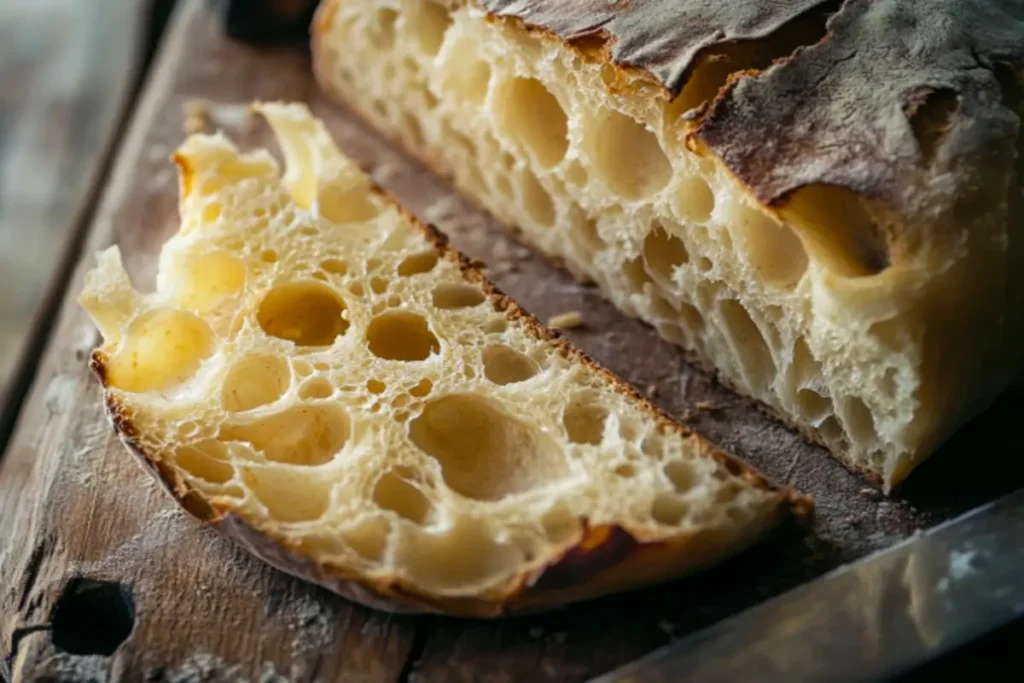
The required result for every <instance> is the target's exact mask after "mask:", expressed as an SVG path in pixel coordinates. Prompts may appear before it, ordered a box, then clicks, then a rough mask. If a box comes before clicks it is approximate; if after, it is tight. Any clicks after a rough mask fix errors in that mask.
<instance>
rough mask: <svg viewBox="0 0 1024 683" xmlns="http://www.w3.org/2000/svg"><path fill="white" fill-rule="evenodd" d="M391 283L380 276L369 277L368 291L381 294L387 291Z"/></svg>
mask: <svg viewBox="0 0 1024 683" xmlns="http://www.w3.org/2000/svg"><path fill="white" fill-rule="evenodd" d="M390 284H391V283H390V282H388V281H387V280H386V279H384V278H382V277H373V278H370V291H371V292H373V293H374V294H383V293H384V292H386V291H388V286H389V285H390Z"/></svg>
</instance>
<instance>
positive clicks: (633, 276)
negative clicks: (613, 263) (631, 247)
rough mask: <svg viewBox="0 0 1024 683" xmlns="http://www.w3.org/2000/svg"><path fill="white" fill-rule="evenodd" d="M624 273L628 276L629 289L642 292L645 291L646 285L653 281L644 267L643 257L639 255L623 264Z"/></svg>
mask: <svg viewBox="0 0 1024 683" xmlns="http://www.w3.org/2000/svg"><path fill="white" fill-rule="evenodd" d="M622 274H623V275H625V276H626V284H627V286H628V287H629V291H631V292H633V293H634V294H640V293H642V292H643V291H644V285H646V284H647V283H648V282H651V276H650V275H649V274H648V273H647V269H646V268H644V262H643V259H642V258H640V257H639V256H638V257H637V258H635V259H633V260H631V261H626V262H625V263H623V264H622Z"/></svg>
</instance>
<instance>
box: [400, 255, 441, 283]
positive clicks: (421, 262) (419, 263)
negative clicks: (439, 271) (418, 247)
mask: <svg viewBox="0 0 1024 683" xmlns="http://www.w3.org/2000/svg"><path fill="white" fill-rule="evenodd" d="M436 265H437V252H436V251H434V250H433V249H431V250H430V251H421V252H420V253H418V254H411V255H409V256H406V257H405V258H404V259H402V262H401V263H399V264H398V275H399V276H401V277H410V276H412V275H419V274H420V273H429V272H430V271H432V270H433V269H434V266H436Z"/></svg>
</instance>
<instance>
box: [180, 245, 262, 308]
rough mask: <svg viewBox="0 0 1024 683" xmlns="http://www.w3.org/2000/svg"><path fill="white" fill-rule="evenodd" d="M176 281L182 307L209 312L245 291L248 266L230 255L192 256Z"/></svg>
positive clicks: (211, 253)
mask: <svg viewBox="0 0 1024 683" xmlns="http://www.w3.org/2000/svg"><path fill="white" fill-rule="evenodd" d="M182 270H183V271H184V272H182V273H181V274H180V275H179V276H177V277H176V278H175V279H174V284H175V289H176V295H177V300H178V305H179V306H181V307H182V308H189V309H192V310H194V311H200V312H204V311H209V310H212V309H214V308H216V306H217V305H218V304H220V303H221V302H222V301H224V300H225V299H228V298H230V297H233V296H234V295H236V294H238V293H239V292H240V291H242V289H243V288H244V287H245V264H243V263H242V261H241V260H239V259H238V258H236V257H235V256H232V255H231V254H229V253H227V252H226V251H217V250H215V251H207V252H205V253H202V254H194V255H192V256H189V257H188V258H187V260H186V261H185V263H184V267H183V268H182Z"/></svg>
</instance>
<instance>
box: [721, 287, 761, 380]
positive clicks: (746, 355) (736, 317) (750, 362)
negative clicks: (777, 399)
mask: <svg viewBox="0 0 1024 683" xmlns="http://www.w3.org/2000/svg"><path fill="white" fill-rule="evenodd" d="M718 306H719V308H718V310H719V314H720V315H721V317H722V323H723V324H724V325H725V333H726V334H727V335H728V337H729V339H730V341H731V342H732V347H733V353H735V354H736V356H737V357H738V358H739V361H740V365H741V366H742V368H743V374H744V375H746V378H745V379H746V380H747V382H748V383H749V384H750V386H751V388H752V389H753V390H754V391H755V392H763V391H765V390H767V388H768V386H769V385H770V384H771V381H772V378H773V375H774V374H775V363H774V362H773V361H772V353H771V350H770V349H769V348H768V343H767V342H766V341H765V339H764V336H763V335H762V334H761V330H760V329H759V328H758V327H757V324H756V323H755V322H754V321H753V320H752V319H751V317H750V314H749V313H747V309H745V308H744V307H743V306H742V305H741V304H740V302H738V301H736V300H735V299H724V300H722V301H721V302H719V304H718Z"/></svg>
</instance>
